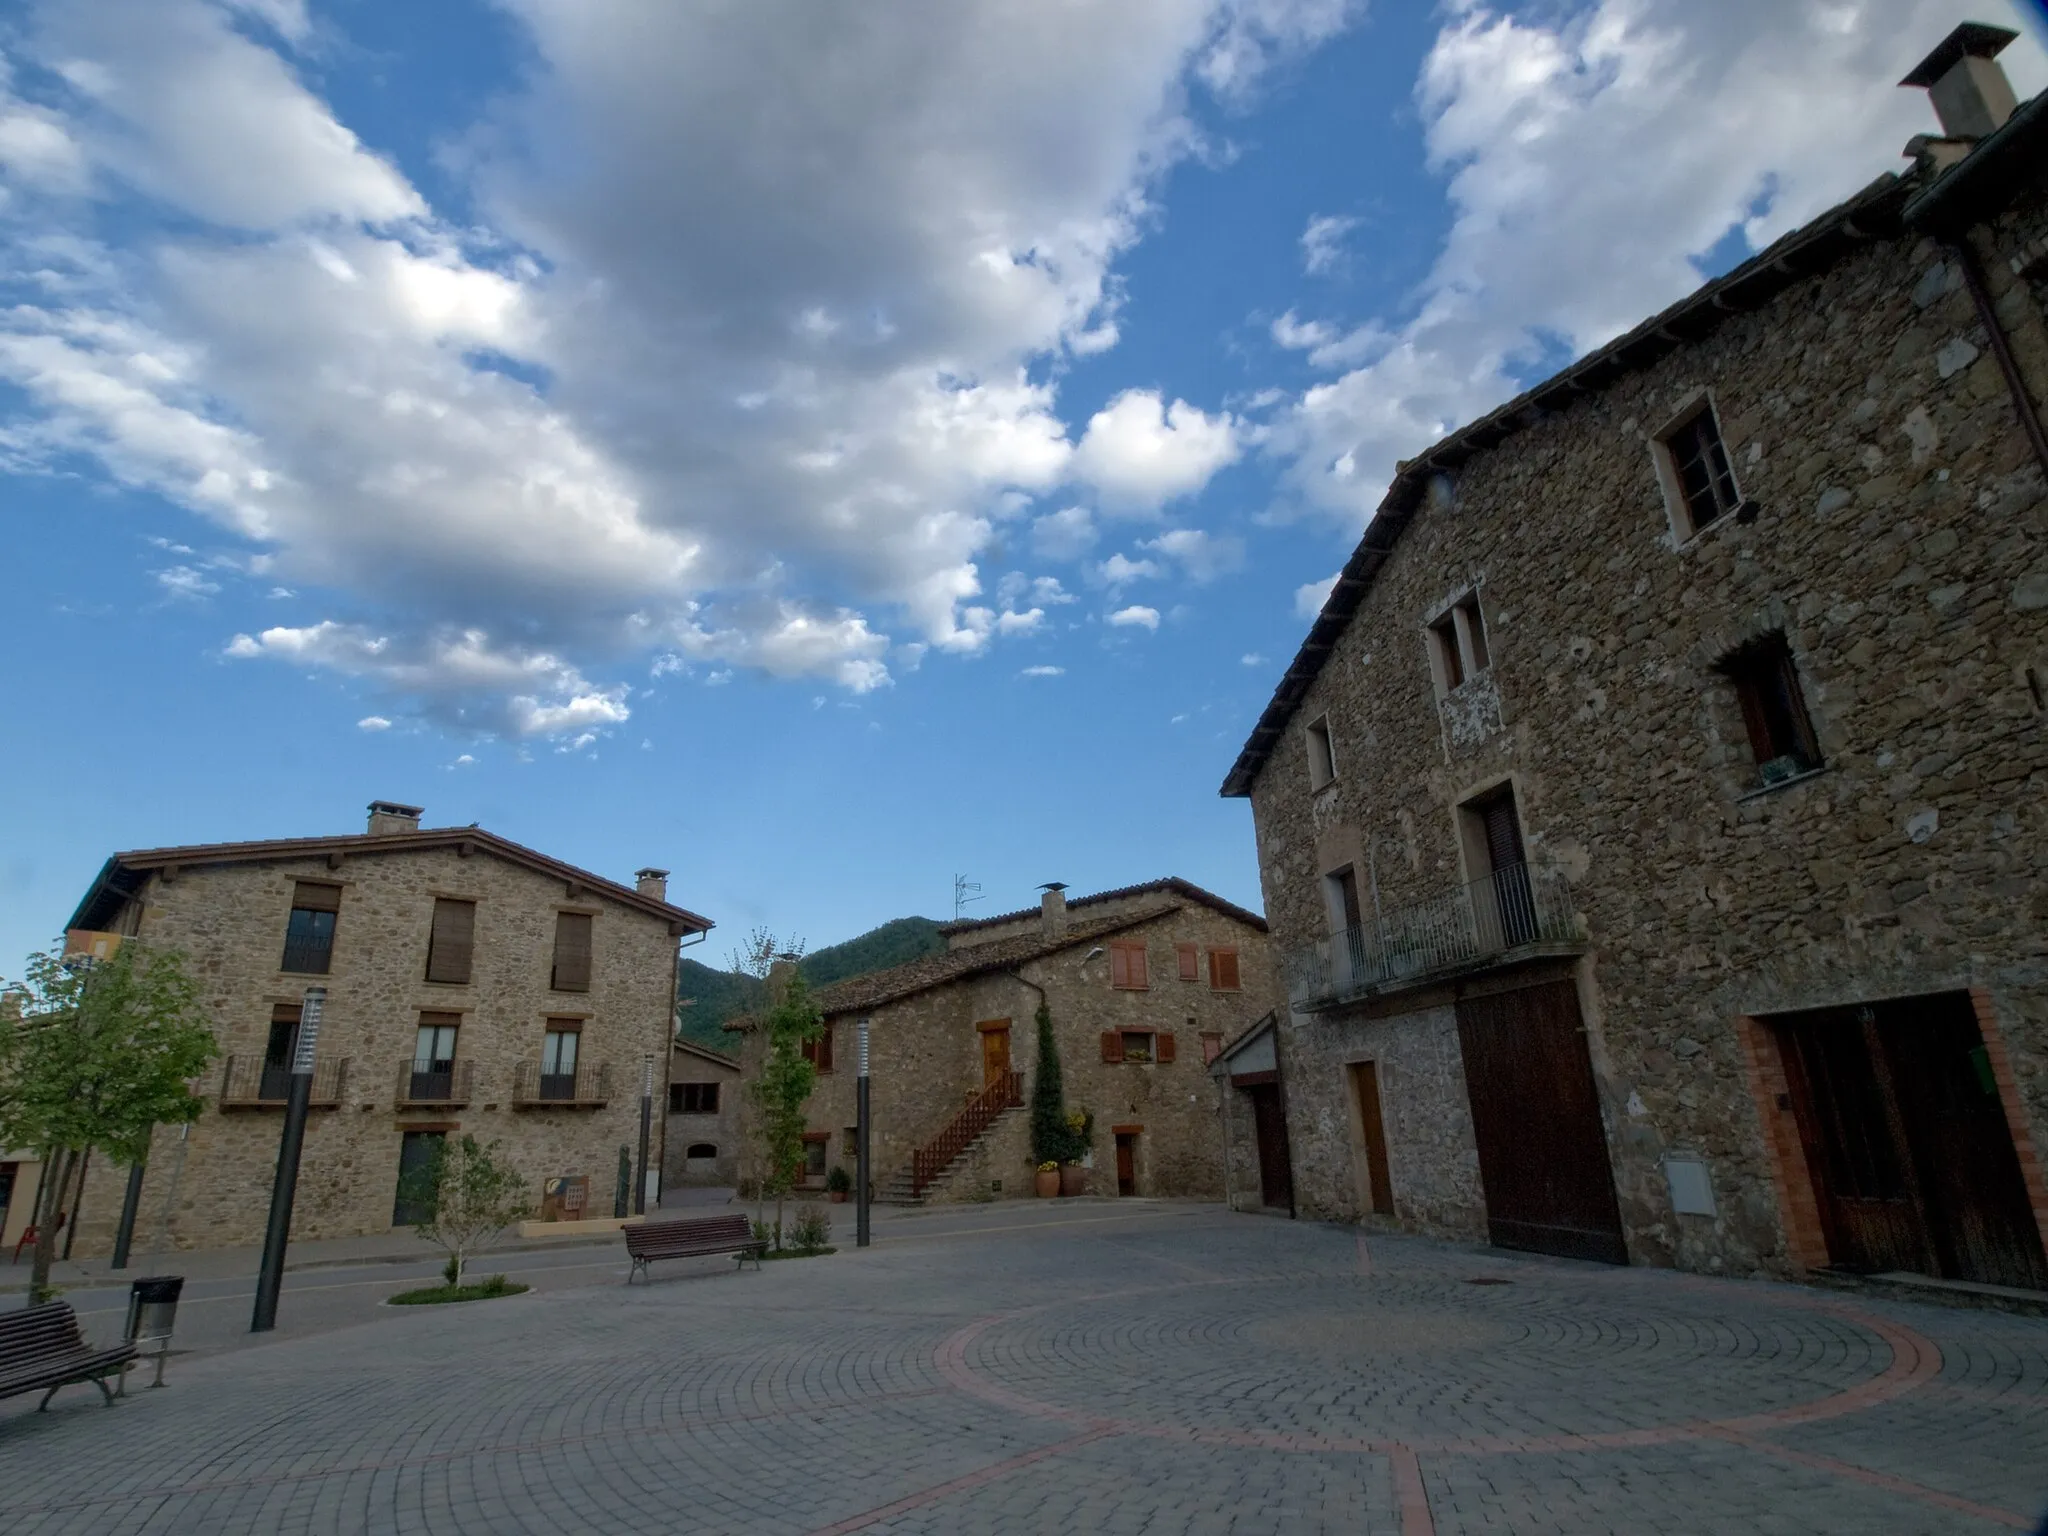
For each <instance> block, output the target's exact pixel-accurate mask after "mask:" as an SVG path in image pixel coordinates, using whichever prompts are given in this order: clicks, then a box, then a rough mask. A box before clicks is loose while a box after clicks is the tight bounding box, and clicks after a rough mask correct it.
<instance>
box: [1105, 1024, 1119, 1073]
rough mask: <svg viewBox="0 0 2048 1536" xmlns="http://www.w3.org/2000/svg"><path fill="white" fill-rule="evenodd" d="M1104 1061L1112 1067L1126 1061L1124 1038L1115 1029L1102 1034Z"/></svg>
mask: <svg viewBox="0 0 2048 1536" xmlns="http://www.w3.org/2000/svg"><path fill="white" fill-rule="evenodd" d="M1102 1059H1103V1060H1104V1061H1106V1062H1108V1063H1109V1064H1110V1065H1111V1066H1115V1065H1116V1064H1117V1063H1118V1062H1120V1061H1122V1060H1123V1059H1124V1037H1123V1036H1122V1035H1120V1034H1118V1033H1117V1032H1116V1031H1115V1030H1113V1029H1105V1030H1104V1031H1103V1032H1102Z"/></svg>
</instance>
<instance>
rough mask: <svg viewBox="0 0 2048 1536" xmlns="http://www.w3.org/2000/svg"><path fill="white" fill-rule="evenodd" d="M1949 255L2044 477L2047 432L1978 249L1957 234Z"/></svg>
mask: <svg viewBox="0 0 2048 1536" xmlns="http://www.w3.org/2000/svg"><path fill="white" fill-rule="evenodd" d="M1948 254H1949V255H1951V256H1953V257H1954V258H1955V262H1956V265H1957V266H1958V267H1960V268H1961V269H1962V273H1963V286H1964V287H1966V288H1968V289H1969V290H1970V299H1971V302H1973V303H1974V304H1975V305H1976V306H1977V318H1978V319H1979V320H1981V321H1983V322H1984V330H1985V332H1986V334H1987V335H1989V337H1990V338H1991V355H1992V356H1993V357H1995V358H1997V359H1998V371H1999V372H2000V373H2002V374H2004V375H2005V387H2006V389H2007V390H2008V391H2010V392H2011V394H2012V403H2013V408H2014V409H2015V410H2016V411H2018V412H2019V416H2020V427H2021V429H2022V430H2023V431H2025V433H2026V434H2027V441H2028V442H2029V443H2031V444H2032V445H2033V448H2034V462H2035V463H2037V464H2039V465H2040V466H2041V473H2042V474H2043V475H2048V431H2044V430H2043V429H2042V426H2041V413H2040V412H2039V411H2038V410H2037V409H2035V406H2034V397H2033V396H2032V395H2030V394H2029V393H2028V392H2027V381H2026V378H2025V376H2024V375H2023V374H2021V372H2020V365H2019V359H2018V358H2016V357H2014V356H2013V352H2012V342H2011V340H2010V339H2009V338H2008V337H2007V336H2006V334H2005V327H2004V326H2003V325H2001V324H1999V320H1998V308H1997V306H1996V305H1995V304H1994V303H1993V302H1992V299H1991V288H1990V286H1989V285H1988V284H1987V283H1986V282H1985V281H1984V265H1983V263H1982V262H1981V261H1980V260H1979V259H1978V257H1977V248H1976V247H1975V246H1974V245H1972V244H1971V243H1970V237H1969V236H1968V235H1967V234H1958V235H1957V236H1956V237H1955V239H1954V240H1953V241H1950V242H1949V243H1948Z"/></svg>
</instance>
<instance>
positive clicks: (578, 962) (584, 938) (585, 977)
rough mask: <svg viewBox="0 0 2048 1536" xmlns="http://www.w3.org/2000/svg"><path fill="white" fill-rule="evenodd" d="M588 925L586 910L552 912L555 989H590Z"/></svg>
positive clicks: (569, 990)
mask: <svg viewBox="0 0 2048 1536" xmlns="http://www.w3.org/2000/svg"><path fill="white" fill-rule="evenodd" d="M590 927H591V924H590V914H589V913H588V912H557V913H556V914H555V969H554V976H553V981H552V985H553V988H554V990H555V991H557V992H588V991H589V990H590V947H591V946H590V936H591V935H590Z"/></svg>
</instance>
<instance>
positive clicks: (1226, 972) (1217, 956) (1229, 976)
mask: <svg viewBox="0 0 2048 1536" xmlns="http://www.w3.org/2000/svg"><path fill="white" fill-rule="evenodd" d="M1209 990H1210V991H1212V992H1235V991H1237V990H1238V979H1237V951H1236V950H1234V949H1212V950H1210V951H1209Z"/></svg>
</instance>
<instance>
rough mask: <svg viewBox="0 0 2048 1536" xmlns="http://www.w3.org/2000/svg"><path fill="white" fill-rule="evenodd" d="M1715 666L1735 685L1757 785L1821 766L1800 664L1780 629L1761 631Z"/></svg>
mask: <svg viewBox="0 0 2048 1536" xmlns="http://www.w3.org/2000/svg"><path fill="white" fill-rule="evenodd" d="M1718 670H1719V671H1720V673H1721V675H1722V676H1723V677H1725V678H1727V679H1728V681H1729V683H1730V684H1732V685H1733V687H1734V689H1735V697H1736V700H1737V702H1738V703H1739V704H1740V705H1741V708H1742V724H1743V728H1744V730H1745V731H1746V732H1747V733H1748V736H1749V749H1750V752H1751V753H1752V754H1753V756H1754V757H1755V760H1756V770H1757V782H1758V785H1759V787H1761V788H1765V789H1768V788H1770V787H1771V786H1772V785H1774V784H1782V783H1784V782H1785V781H1786V780H1787V779H1793V778H1797V777H1799V776H1800V775H1801V774H1806V773H1812V772H1813V771H1814V770H1815V769H1817V768H1819V767H1821V766H1822V760H1821V754H1820V740H1819V737H1818V736H1817V735H1816V734H1815V732H1814V729H1813V718H1812V716H1811V715H1809V714H1808V713H1807V709H1806V695H1805V693H1804V692H1803V691H1802V690H1801V688H1800V686H1799V668H1798V667H1797V665H1795V664H1794V662H1793V660H1792V647H1791V646H1790V644H1788V643H1787V641H1786V639H1785V636H1784V635H1783V634H1782V633H1776V632H1774V633H1771V634H1768V635H1764V636H1762V637H1760V638H1758V639H1756V640H1752V641H1750V642H1749V643H1748V644H1747V645H1744V646H1742V647H1740V648H1738V649H1737V650H1735V651H1732V652H1730V653H1729V654H1728V655H1727V656H1726V657H1724V658H1722V660H1721V663H1720V666H1719V669H1718Z"/></svg>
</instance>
